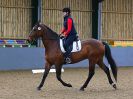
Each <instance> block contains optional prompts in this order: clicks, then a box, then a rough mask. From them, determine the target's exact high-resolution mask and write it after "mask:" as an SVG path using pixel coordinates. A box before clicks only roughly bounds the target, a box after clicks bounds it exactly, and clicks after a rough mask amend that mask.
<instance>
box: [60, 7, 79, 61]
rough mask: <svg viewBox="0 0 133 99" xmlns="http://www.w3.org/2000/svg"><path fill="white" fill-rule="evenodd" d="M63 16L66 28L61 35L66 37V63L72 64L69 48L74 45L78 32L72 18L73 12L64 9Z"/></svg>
mask: <svg viewBox="0 0 133 99" xmlns="http://www.w3.org/2000/svg"><path fill="white" fill-rule="evenodd" d="M63 16H64V24H63V25H64V27H63V29H62V31H61V34H60V35H63V36H64V37H65V45H64V46H65V50H66V52H65V53H64V57H65V62H66V63H71V55H70V54H71V50H70V48H69V46H70V45H71V44H72V43H73V41H74V40H75V39H76V37H77V32H76V29H75V26H74V22H73V19H72V17H71V10H70V8H67V7H66V8H63Z"/></svg>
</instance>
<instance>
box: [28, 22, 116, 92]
mask: <svg viewBox="0 0 133 99" xmlns="http://www.w3.org/2000/svg"><path fill="white" fill-rule="evenodd" d="M38 38H42V42H43V45H44V47H45V66H44V67H45V72H44V74H43V77H42V80H41V82H40V84H39V86H38V87H37V90H41V88H42V87H43V85H44V82H45V80H46V77H47V75H48V73H49V71H50V68H51V67H52V66H53V65H54V66H55V69H56V78H57V80H59V81H60V82H61V83H62V85H64V86H66V87H72V85H71V84H70V83H66V82H64V81H63V80H62V78H61V69H62V65H63V64H64V56H63V53H62V52H61V49H60V45H59V41H60V37H59V35H58V34H57V33H56V32H54V31H53V30H52V29H50V28H49V27H48V26H46V25H45V24H42V23H40V22H38V23H37V24H36V25H35V26H34V27H33V29H32V30H31V31H30V34H29V36H28V39H27V40H28V41H29V42H33V41H35V40H37V39H38ZM81 45H82V48H81V50H80V51H79V52H75V53H71V60H72V63H71V64H74V63H77V62H80V61H82V60H85V59H88V61H89V73H88V76H87V79H86V81H85V83H84V84H83V85H82V86H81V88H80V91H84V89H85V88H86V87H87V85H88V83H89V82H90V80H91V78H92V77H93V75H94V74H95V65H96V64H97V65H98V66H99V67H100V68H101V69H102V70H103V71H104V72H105V73H106V75H107V78H108V81H109V84H110V85H111V86H112V87H113V88H114V89H117V87H116V82H117V66H116V63H115V61H114V59H113V57H112V54H111V49H110V47H109V45H108V44H107V43H106V42H101V41H99V40H96V39H89V40H83V41H81ZM104 56H105V57H106V58H107V60H108V63H109V64H110V67H111V70H112V73H113V77H114V78H115V81H116V82H113V80H112V78H111V75H110V72H109V68H108V67H107V66H106V65H105V64H104V62H103V57H104Z"/></svg>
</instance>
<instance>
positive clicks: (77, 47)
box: [60, 39, 81, 53]
mask: <svg viewBox="0 0 133 99" xmlns="http://www.w3.org/2000/svg"><path fill="white" fill-rule="evenodd" d="M60 49H61V51H62V52H63V53H65V52H66V51H65V49H64V47H63V41H62V39H60ZM80 50H81V41H80V40H78V41H74V42H73V49H72V51H71V52H78V51H80Z"/></svg>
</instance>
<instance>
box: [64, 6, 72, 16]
mask: <svg viewBox="0 0 133 99" xmlns="http://www.w3.org/2000/svg"><path fill="white" fill-rule="evenodd" d="M62 11H63V12H68V13H69V14H70V13H71V10H70V8H68V7H66V8H63V10H62Z"/></svg>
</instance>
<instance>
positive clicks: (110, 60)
mask: <svg viewBox="0 0 133 99" xmlns="http://www.w3.org/2000/svg"><path fill="white" fill-rule="evenodd" d="M102 43H103V44H104V45H105V57H106V58H107V60H108V63H109V64H110V66H111V70H112V73H113V76H114V78H115V80H116V81H117V66H116V63H115V61H114V59H113V57H112V55H111V50H110V47H109V45H108V44H107V43H105V42H102Z"/></svg>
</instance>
